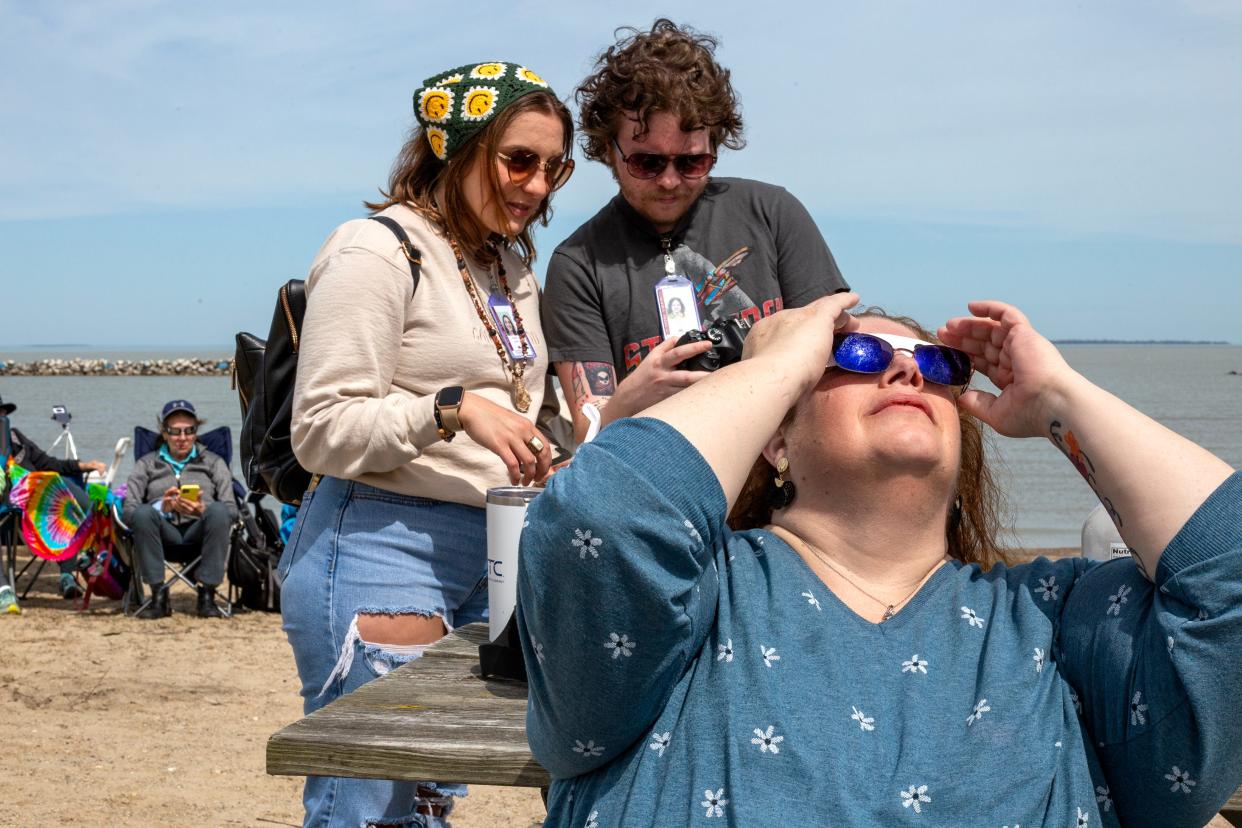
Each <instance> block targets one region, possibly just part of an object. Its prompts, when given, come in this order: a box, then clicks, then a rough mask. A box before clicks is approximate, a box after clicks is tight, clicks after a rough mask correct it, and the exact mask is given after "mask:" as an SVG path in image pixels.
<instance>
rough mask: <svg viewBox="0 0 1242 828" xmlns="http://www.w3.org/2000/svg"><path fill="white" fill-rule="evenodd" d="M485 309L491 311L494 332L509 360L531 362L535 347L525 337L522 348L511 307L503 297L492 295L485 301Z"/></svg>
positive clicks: (528, 338)
mask: <svg viewBox="0 0 1242 828" xmlns="http://www.w3.org/2000/svg"><path fill="white" fill-rule="evenodd" d="M487 308H488V310H489V311H491V314H492V321H493V322H495V323H496V331H497V332H498V333H499V334H500V341H501V342H502V343H503V344H504V346H505V351H506V352H507V353H508V354H509V358H510V359H514V360H533V359H534V358H535V346H534V344H532V343H531V341H530V337H529V336H528V337H526V348H525V350H524V351H523V348H522V335H521V334H519V333H518V328H517V320H516V319H515V318H514V316H513V307H512V306H511V305H510V304H509V300H508V299H506V298H505V297H503V296H499V295H496V294H492V296H490V297H489V298H488V300H487Z"/></svg>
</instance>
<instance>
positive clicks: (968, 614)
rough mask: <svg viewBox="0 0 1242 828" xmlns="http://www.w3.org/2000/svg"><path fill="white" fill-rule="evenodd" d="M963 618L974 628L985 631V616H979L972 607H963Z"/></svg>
mask: <svg viewBox="0 0 1242 828" xmlns="http://www.w3.org/2000/svg"><path fill="white" fill-rule="evenodd" d="M962 618H964V619H965V620H966V623H968V624H969V625H970V626H972V627H978V628H979V629H983V621H984V619H983V616H981V615H977V614H976V613H975V611H974V610H972V609H971V608H970V607H962Z"/></svg>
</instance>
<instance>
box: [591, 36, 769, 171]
mask: <svg viewBox="0 0 1242 828" xmlns="http://www.w3.org/2000/svg"><path fill="white" fill-rule="evenodd" d="M622 33H628V36H627V37H624V38H622V39H620V40H619V41H618V42H617V43H616V44H615V45H613V46H609V47H608V48H607V49H606V50H604V51H603V52H602V53H600V56H599V57H598V58H597V59H596V61H595V67H596V71H595V73H594V74H593V75H591V76H589V77H588V78H587V79H586V80H584V81H583V82H582V83H581V84H579V86H578V89H577V90H576V92H575V97H576V99H577V101H578V108H579V118H578V120H579V123H580V124H581V127H582V133H583V136H582V149H583V152H584V153H585V154H586V157H587V158H591V159H594V160H595V161H599V162H601V163H604V164H610V163H611V162H610V160H609V159H610V158H611V157H612V155H611V152H612V139H613V137H614V136H616V134H617V130H618V129H619V128H620V124H621V119H622V118H623V117H624V113H627V112H633V113H635V114H636V115H637V118H638V131H637V134H638V136H639V137H642V136H644V135H646V134H647V118H648V116H650V115H651V113H652V112H671V113H674V114H676V115H678V116H679V117H680V118H681V128H682V129H683V130H685V131H686V132H689V131H691V130H695V129H702V128H704V127H705V128H707V130H708V133H709V135H710V136H711V142H712V152H715V151H716V149H717V147H721V146H724V147H728V148H729V149H735V150H736V149H741V148H742V147H743V146H745V144H746V142H745V141H744V140H743V139H742V115H741V112H740V108H741V107H740V105H739V104H738V100H737V93H736V92H734V91H733V85H732V84H731V83H730V82H729V70H728V69H725V68H724V67H723V66H721V65H720V64H719V63H717V62H716V58H715V52H716V46H717V45H718V44H717V41H716V38H714V37H712V36H711V35H706V34H702V33H700V32H696V31H695V30H694V29H692V28H690V27H689V26H678V25H677V24H676V23H674V22H673V21H671V20H668V19H665V18H660V19H659V20H657V21H656V22H655V23H654V24H653V25H652V26H651V31H649V32H640V31H639V30H638V29H635V28H631V27H627V28H623V29H618V30H617V31H616V35H617V36H620V35H621V34H622Z"/></svg>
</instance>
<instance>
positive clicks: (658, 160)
mask: <svg viewBox="0 0 1242 828" xmlns="http://www.w3.org/2000/svg"><path fill="white" fill-rule="evenodd" d="M612 143H613V145H614V146H615V147H616V148H617V152H618V153H620V155H621V160H622V161H624V162H625V168H626V169H627V170H629V171H630V175H632V176H634V177H635V178H655V177H657V176H658V175H660V174H661V173H663V172H664V171H665V170H666V169H668V165H669V164H672V165H673V169H675V170H677V174H678V175H680V176H681V177H682V178H702V177H703V176H705V175H707V173H708V172H709V171H710V170H711V168H712V166H713V165H715V163H716V156H715V155H712V154H711V153H710V152H699V153H695V154H694V155H660V154H659V153H655V152H635V153H632V154H631V155H626V154H625V150H623V149H621V145H620V144H618V143H617V139H616V137H615V136H614V137H613V139H612Z"/></svg>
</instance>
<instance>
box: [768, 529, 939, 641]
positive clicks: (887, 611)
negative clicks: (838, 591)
mask: <svg viewBox="0 0 1242 828" xmlns="http://www.w3.org/2000/svg"><path fill="white" fill-rule="evenodd" d="M789 534H791V535H793V533H792V532H790V533H789ZM793 536H794V537H795V538H798V543H800V544H802V545H803V546H805V547H806V548H807V549H809V550H810V552H811V554H812V555H814V556H815V557H816V558H818V559H819V561H820V563H822V564H823V565H824V566H826V567H828V568H829V569H831V570H832V571H833V572H835V573H837V574H838V575H840V576H841V578H842V579H843V580H844V581H845V582H846V583H848V584H849V585H850V586H852V587H854V589H856V590H858V591H859V592H861V593H862V594H863V595H865V596H866V597H868V598H870V599H871V600H872V601H875V602H876V603H877V604H879V605H880V606H882V607H884V617H883V618H881V619H880V622H881V623H883V622H885V621H887V620H889V619H890V618H892V617H893V616H895V615H896V614H897V613H899V612H901V609H902V607H904V606H905V605H906V604H907V603H909V601H910V599H911V598H913V597H914V596H915V595H916V594H917V593H918V591H919V590H920V589H922V588H923V584H925V583H927V581H928V579H929V578H931V576H932V575H934V574H935V572H936V570H938V569H940V567H941V566H942V565H943V564H944V562H945V559H944V558H941V559H940V560H938V561H936V564H935V566H933V567H932V568H931V569H929V570H928V571H927V574H926V575H924V576H923V577H922V578H921V579H919V582H918V583H917V584H915V586H914V589H912V590H910V594H909V595H907V596H906V597H905V598H902V599H901V600H900V601H898V602H896V603H894V604H890V603H889V602H887V601H881V600H880V599H879V598H876V597H875V596H874V595H872V594H871V593H870V592H868V591H867V590H865V589H863V588H862V587H861V586H859V584H858V582H857V581H855V580H854V579H853V578H851V577H850V576H849V575H846V574H845V573H844V572H843V571H841V569H840V568H838V567H837V566H836V565H834V564H833V563H832V562H831V561H830V560H828V556H826V555H825V554H824V553H822V552H820V551H819V550H818V549H816V548H815V547H814V546H812V545H811V544H810V543H809V542H808V541H805V540H803V539H802V538H800V537H798V536H797V535H793Z"/></svg>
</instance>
